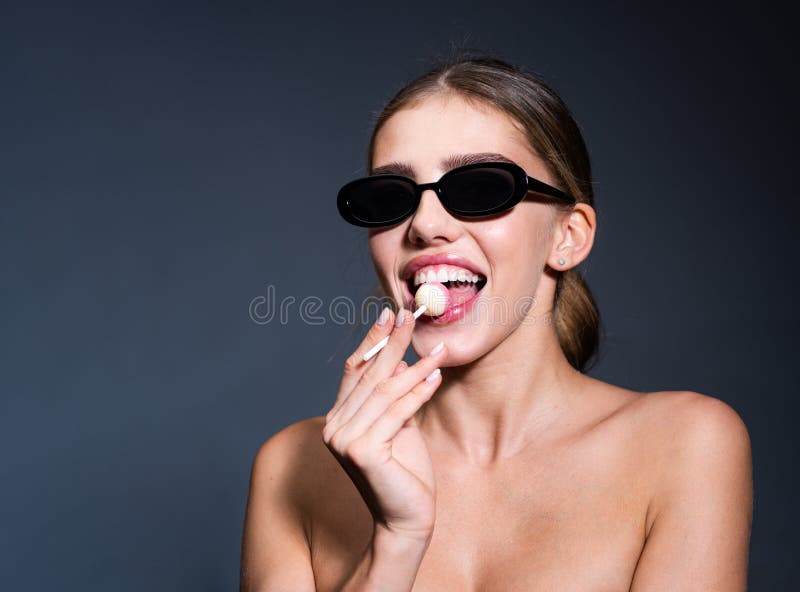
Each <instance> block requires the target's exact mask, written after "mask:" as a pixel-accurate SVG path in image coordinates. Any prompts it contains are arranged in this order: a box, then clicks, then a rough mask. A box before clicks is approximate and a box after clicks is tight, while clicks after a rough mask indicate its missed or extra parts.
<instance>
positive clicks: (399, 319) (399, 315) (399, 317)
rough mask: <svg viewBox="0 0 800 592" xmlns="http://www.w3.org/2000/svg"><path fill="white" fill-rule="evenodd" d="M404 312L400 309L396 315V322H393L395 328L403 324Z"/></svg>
mask: <svg viewBox="0 0 800 592" xmlns="http://www.w3.org/2000/svg"><path fill="white" fill-rule="evenodd" d="M405 312H406V309H405V308H401V309H400V312H398V313H397V321H395V326H396V327H399V326H400V325H402V324H403V315H404V314H405Z"/></svg>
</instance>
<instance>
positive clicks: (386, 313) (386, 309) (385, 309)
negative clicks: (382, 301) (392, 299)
mask: <svg viewBox="0 0 800 592" xmlns="http://www.w3.org/2000/svg"><path fill="white" fill-rule="evenodd" d="M388 320H389V307H388V306H384V307H383V310H382V311H381V316H379V317H378V324H379V325H385V324H386V321H388Z"/></svg>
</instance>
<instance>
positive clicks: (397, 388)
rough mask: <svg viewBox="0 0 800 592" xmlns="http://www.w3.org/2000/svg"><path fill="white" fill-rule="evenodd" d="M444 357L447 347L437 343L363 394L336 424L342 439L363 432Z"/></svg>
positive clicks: (429, 372) (438, 364)
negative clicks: (347, 416) (350, 412)
mask: <svg viewBox="0 0 800 592" xmlns="http://www.w3.org/2000/svg"><path fill="white" fill-rule="evenodd" d="M446 358H447V348H446V347H445V346H444V344H443V343H442V344H439V345H438V346H437V347H435V348H434V350H433V351H432V353H430V354H429V355H427V356H425V357H423V358H422V359H420V360H419V361H418V362H417V363H416V364H414V365H413V366H411V367H409V368H408V369H407V370H406V371H405V372H403V373H401V374H398V375H397V376H393V377H390V378H386V379H384V380H382V381H380V382H379V383H378V384H377V386H376V387H375V389H374V390H373V392H372V394H371V396H369V397H367V398H366V400H365V401H364V403H363V404H362V405H361V407H359V408H358V409H357V410H356V411H355V413H354V414H353V416H352V417H351V418H350V419H349V420H348V421H347V422H343V423H342V424H340V425H341V427H340V428H339V429H340V430H341V431H342V432H343V434H344V435H343V436H340V438H341V437H344V438H345V439H346V440H348V441H349V440H353V439H355V438H358V437H360V436H361V435H362V434H364V433H365V432H366V431H367V430H368V429H369V428H370V426H371V425H372V424H373V423H375V420H376V419H378V418H379V417H380V416H381V415H382V414H383V413H385V412H386V409H387V408H389V407H390V406H391V405H392V404H394V402H395V401H397V400H398V399H401V398H403V397H404V396H406V395H407V394H408V393H409V391H411V390H412V389H413V388H415V387H416V386H417V385H418V384H419V383H420V382H421V381H424V380H425V378H426V377H427V376H429V375H430V374H431V372H433V371H434V370H435V369H436V368H438V367H440V366H441V365H442V363H443V362H444V361H445V359H446Z"/></svg>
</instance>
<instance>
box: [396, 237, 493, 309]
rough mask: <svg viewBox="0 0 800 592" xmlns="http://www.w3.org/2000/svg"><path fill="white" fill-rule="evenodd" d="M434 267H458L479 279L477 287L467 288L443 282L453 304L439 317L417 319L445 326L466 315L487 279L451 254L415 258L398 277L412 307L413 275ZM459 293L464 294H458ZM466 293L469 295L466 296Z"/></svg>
mask: <svg viewBox="0 0 800 592" xmlns="http://www.w3.org/2000/svg"><path fill="white" fill-rule="evenodd" d="M434 265H452V266H455V267H460V268H463V269H466V270H468V271H469V272H471V273H474V274H477V275H478V276H479V277H480V280H479V281H478V283H477V285H475V284H472V285H471V286H469V288H468V287H466V286H463V285H462V283H461V282H459V283H458V284H453V283H451V282H445V284H446V287H448V290H449V291H450V295H451V302H452V303H453V304H451V306H449V307H448V308H447V310H445V312H444V313H442V314H441V315H439V316H436V317H430V316H427V315H422V316H421V317H420V319H419V320H420V321H422V322H424V323H434V324H437V325H440V324H447V323H449V322H451V321H453V320H455V319H457V318H460V317H462V316H463V315H464V314H466V312H467V311H468V310H469V309H470V308H471V305H472V304H473V303H474V302H475V300H476V299H477V297H478V295H479V294H480V293H481V290H482V289H483V287H484V286H485V285H486V281H487V278H486V274H485V273H484V272H483V270H482V269H481V268H480V267H479V266H478V265H477V264H475V263H473V262H472V261H470V260H469V259H466V258H464V257H461V256H459V255H455V254H452V253H436V254H429V255H421V256H419V257H415V258H414V259H412V260H411V261H409V262H408V263H406V265H405V266H404V267H403V269H402V272H401V274H400V277H401V279H402V280H403V282H402V283H403V286H404V287H403V292H404V296H405V299H406V301H407V302H409V303H411V305H412V306H414V293H415V292H416V287H415V286H414V275H415V274H416V272H417V271H418V270H420V269H423V268H425V267H430V266H434ZM475 287H477V289H475ZM470 288H471V289H470ZM459 291H462V292H465V293H464V294H459ZM467 292H469V293H468V294H467ZM418 322H419V321H418Z"/></svg>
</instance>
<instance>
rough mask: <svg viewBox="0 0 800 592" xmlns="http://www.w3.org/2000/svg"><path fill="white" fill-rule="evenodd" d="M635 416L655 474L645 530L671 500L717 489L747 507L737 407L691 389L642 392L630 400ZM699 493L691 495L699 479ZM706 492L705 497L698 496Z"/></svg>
mask: <svg viewBox="0 0 800 592" xmlns="http://www.w3.org/2000/svg"><path fill="white" fill-rule="evenodd" d="M632 407H635V408H636V409H635V412H634V413H635V415H636V416H637V421H638V422H639V423H640V426H641V427H642V429H643V431H644V432H646V433H647V434H648V438H647V451H646V454H647V457H648V458H649V463H651V467H652V469H653V470H654V475H655V477H656V479H655V480H654V489H653V492H652V497H651V502H650V511H649V512H648V514H649V520H648V523H649V524H648V532H649V530H650V527H651V526H652V525H653V524H654V523H655V522H656V521H657V520H658V516H659V515H660V514H662V513H663V512H664V510H665V509H666V508H668V507H669V506H674V505H675V503H676V500H678V499H680V500H682V501H683V502H684V503H686V502H689V500H691V499H695V500H697V501H698V503H700V501H708V499H710V496H713V495H715V490H716V489H717V488H721V489H727V490H726V491H719V492H718V495H717V501H719V500H721V499H722V498H723V497H725V496H737V497H738V499H736V500H735V502H734V500H730V501H732V502H734V503H736V504H738V507H745V506H749V507H748V512H749V513H752V501H750V500H751V499H752V498H751V496H752V454H751V442H750V435H749V432H748V430H747V426H746V425H745V423H744V420H743V419H742V418H741V416H740V415H739V413H737V411H736V410H735V409H733V407H731V406H730V405H729V404H727V403H726V402H724V401H722V400H721V399H718V398H716V397H713V396H710V395H704V394H701V393H697V392H694V391H662V392H654V393H642V394H641V395H640V396H639V397H637V399H636V401H635V403H634V405H633V406H632ZM700 483H703V484H706V485H705V486H704V487H705V491H703V492H702V495H695V494H692V495H690V494H689V492H695V491H697V488H698V484H700ZM703 496H708V497H703Z"/></svg>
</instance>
